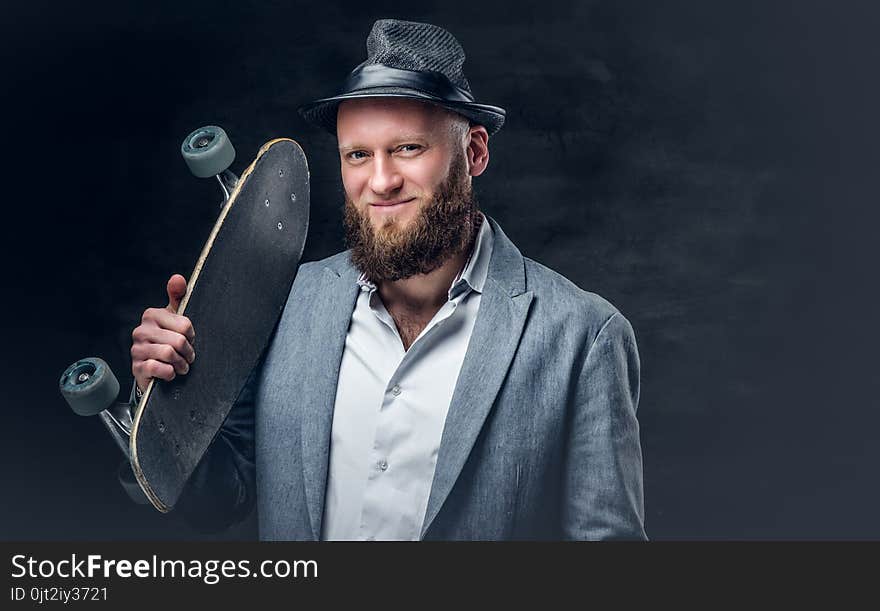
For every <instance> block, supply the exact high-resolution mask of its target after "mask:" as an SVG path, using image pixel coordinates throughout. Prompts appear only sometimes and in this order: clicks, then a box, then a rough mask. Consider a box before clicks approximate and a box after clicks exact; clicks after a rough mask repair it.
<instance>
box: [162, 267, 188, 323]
mask: <svg viewBox="0 0 880 611" xmlns="http://www.w3.org/2000/svg"><path fill="white" fill-rule="evenodd" d="M165 288H166V290H167V292H168V307H167V308H166V309H168V310H170V311H171V312H174V313H175V314H176V313H177V309H178V308H179V307H180V300H181V299H183V296H184V295H185V294H186V278H184V277H183V276H181V275H180V274H174V275H173V276H171V278H169V279H168V286H166V287H165Z"/></svg>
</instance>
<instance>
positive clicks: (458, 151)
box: [337, 98, 478, 281]
mask: <svg viewBox="0 0 880 611" xmlns="http://www.w3.org/2000/svg"><path fill="white" fill-rule="evenodd" d="M453 124H454V115H451V113H447V112H446V111H444V110H442V109H439V108H437V107H434V106H432V105H429V104H426V103H422V102H418V101H414V100H407V99H402V98H366V99H359V100H349V101H346V102H343V103H342V104H341V105H340V107H339V113H338V116H337V137H338V140H339V154H340V161H341V166H342V182H343V185H344V187H345V199H346V202H345V224H346V238H347V241H348V245H349V247H350V248H351V249H352V251H353V257H352V258H353V261H354V263H355V265H356V266H357V267H358V268H359V269H361V271H363V272H365V273H366V275H367V276H368V277H369V278H370V279H371V280H373V281H380V280H399V279H401V278H407V277H410V276H412V275H415V274H419V273H421V274H424V273H428V272H430V271H433V270H434V269H436V268H437V267H439V266H440V265H441V264H442V263H443V262H444V261H446V260H447V259H448V258H449V257H451V256H453V255H454V254H455V253H457V252H459V251H460V250H461V249H462V248H464V247H465V246H467V243H466V242H467V240H468V239H469V238H470V237H471V234H472V230H473V223H474V221H475V220H476V218H477V216H478V215H477V212H476V210H477V208H476V204H475V203H474V201H473V194H472V190H471V184H470V174H469V172H468V164H467V158H466V156H465V143H464V135H465V131H466V130H464V131H463V130H457V131H456V130H453Z"/></svg>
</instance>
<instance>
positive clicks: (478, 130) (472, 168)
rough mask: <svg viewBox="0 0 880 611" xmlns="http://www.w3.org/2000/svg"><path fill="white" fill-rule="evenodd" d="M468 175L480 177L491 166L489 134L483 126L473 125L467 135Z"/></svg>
mask: <svg viewBox="0 0 880 611" xmlns="http://www.w3.org/2000/svg"><path fill="white" fill-rule="evenodd" d="M466 154H467V161H468V173H469V174H470V175H471V176H479V175H480V174H482V173H483V172H484V171H486V167H487V166H488V165H489V132H487V131H486V128H485V127H483V126H482V125H472V126H471V127H470V128H469V129H468V135H467V149H466Z"/></svg>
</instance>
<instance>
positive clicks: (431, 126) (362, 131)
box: [336, 97, 448, 147]
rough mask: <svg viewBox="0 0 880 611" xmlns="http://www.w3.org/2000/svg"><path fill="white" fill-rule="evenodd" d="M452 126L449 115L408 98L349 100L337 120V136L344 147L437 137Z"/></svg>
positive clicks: (339, 112) (437, 107) (438, 108)
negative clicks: (449, 125)
mask: <svg viewBox="0 0 880 611" xmlns="http://www.w3.org/2000/svg"><path fill="white" fill-rule="evenodd" d="M447 126H448V111H446V110H445V109H443V108H440V107H439V106H435V105H433V104H428V103H426V102H419V101H418V100H411V99H407V98H389V97H384V98H359V99H354V100H345V101H344V102H342V103H341V104H340V105H339V110H338V114H337V116H336V136H337V138H338V139H339V145H340V146H341V147H344V146H348V145H352V144H355V143H356V142H361V141H368V142H372V141H375V140H379V141H381V140H384V139H394V138H400V137H409V136H421V137H424V138H432V137H437V136H439V135H440V134H442V133H444V130H446V129H447Z"/></svg>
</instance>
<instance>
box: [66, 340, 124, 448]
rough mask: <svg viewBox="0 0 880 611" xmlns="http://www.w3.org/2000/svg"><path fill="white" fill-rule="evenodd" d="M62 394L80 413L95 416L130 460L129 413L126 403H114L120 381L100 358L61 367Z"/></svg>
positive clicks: (75, 410) (74, 409)
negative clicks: (62, 369) (65, 367)
mask: <svg viewBox="0 0 880 611" xmlns="http://www.w3.org/2000/svg"><path fill="white" fill-rule="evenodd" d="M59 386H60V388H61V394H62V395H63V396H64V398H65V399H66V400H67V403H68V405H70V407H71V409H72V410H73V411H74V412H76V413H77V414H79V415H80V416H95V415H97V416H98V417H99V418H100V419H101V422H103V423H104V426H105V427H106V428H107V431H108V432H109V433H110V436H111V437H112V438H113V441H114V442H116V445H117V446H119V449H120V450H122V453H123V454H125V456H126V457H128V458H129V460H130V459H131V456H130V451H129V447H128V446H129V443H128V438H129V435H130V434H131V412H130V411H129V409H128V404H126V403H118V402H116V396H117V395H118V394H119V381H118V380H117V379H116V376H115V375H113V372H112V371H111V370H110V367H109V366H108V365H107V363H106V362H104V360H103V359H99V358H98V357H90V358H87V359H81V360H79V361H77V362H75V363H74V364H72V365H71V366H70V367H68V368H67V369H65V370H64V373H62V374H61V381H60V382H59Z"/></svg>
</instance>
